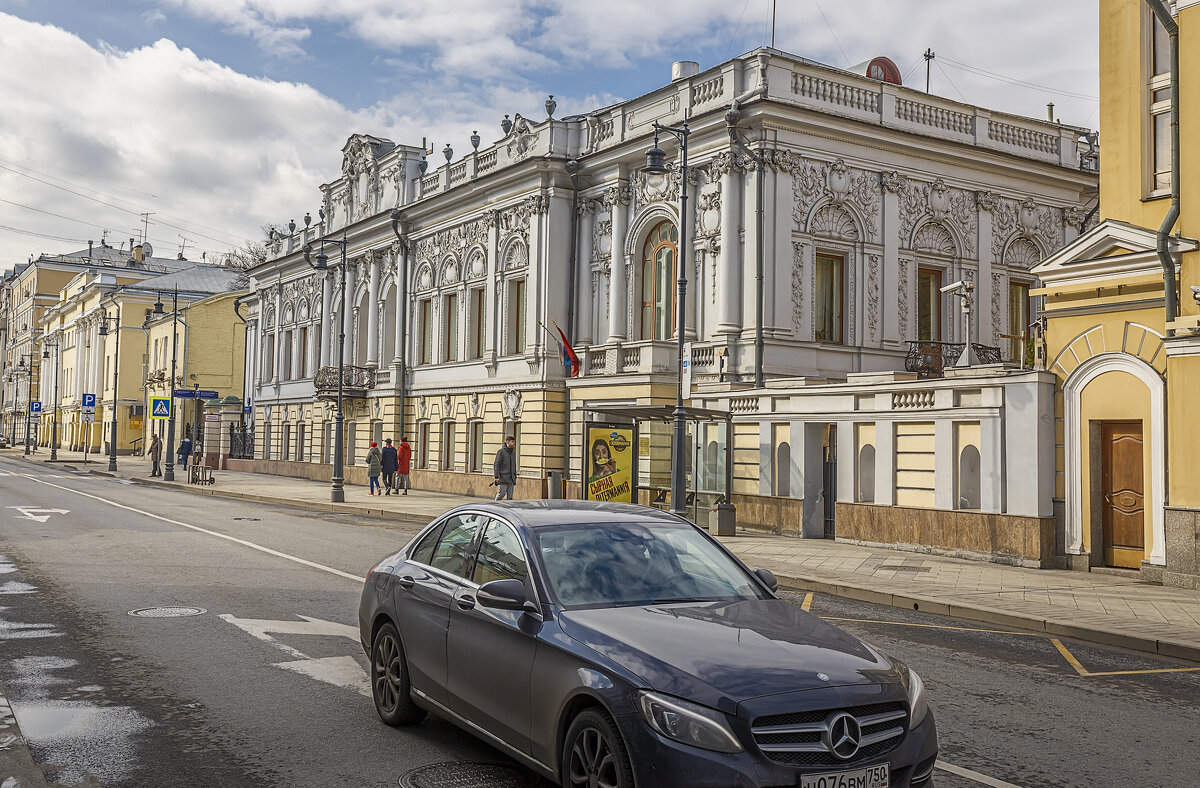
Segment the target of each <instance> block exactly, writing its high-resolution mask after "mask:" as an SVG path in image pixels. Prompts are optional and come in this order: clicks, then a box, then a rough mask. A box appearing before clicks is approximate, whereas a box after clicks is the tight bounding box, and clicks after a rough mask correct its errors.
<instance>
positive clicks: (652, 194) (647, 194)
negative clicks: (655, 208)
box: [632, 163, 683, 207]
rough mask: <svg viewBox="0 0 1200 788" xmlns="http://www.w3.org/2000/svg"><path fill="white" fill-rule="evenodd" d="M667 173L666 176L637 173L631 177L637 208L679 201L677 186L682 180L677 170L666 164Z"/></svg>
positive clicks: (673, 166)
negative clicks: (656, 203)
mask: <svg viewBox="0 0 1200 788" xmlns="http://www.w3.org/2000/svg"><path fill="white" fill-rule="evenodd" d="M667 167H668V168H669V170H670V171H669V172H668V173H667V174H666V175H647V174H646V173H644V172H637V173H635V174H634V176H633V179H632V180H633V186H634V189H635V191H636V194H637V203H638V206H639V207H640V206H644V205H649V204H650V203H655V202H674V201H675V200H677V199H679V185H680V183H681V182H682V181H683V179H682V178H681V177H680V175H679V169H678V167H676V166H675V165H673V164H671V163H668V164H667Z"/></svg>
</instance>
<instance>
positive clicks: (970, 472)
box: [958, 444, 979, 509]
mask: <svg viewBox="0 0 1200 788" xmlns="http://www.w3.org/2000/svg"><path fill="white" fill-rule="evenodd" d="M958 508H959V509H978V508H979V449H977V448H975V447H974V446H971V445H969V444H968V445H967V446H964V447H963V449H962V452H961V453H960V454H959V455H958Z"/></svg>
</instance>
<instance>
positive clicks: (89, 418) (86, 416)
mask: <svg viewBox="0 0 1200 788" xmlns="http://www.w3.org/2000/svg"><path fill="white" fill-rule="evenodd" d="M79 410H80V420H81V421H84V422H86V423H88V424H91V423H92V422H94V421H95V420H96V395H95V394H84V395H83V398H82V399H81V400H80V408H79Z"/></svg>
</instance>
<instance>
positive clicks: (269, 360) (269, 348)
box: [262, 334, 275, 381]
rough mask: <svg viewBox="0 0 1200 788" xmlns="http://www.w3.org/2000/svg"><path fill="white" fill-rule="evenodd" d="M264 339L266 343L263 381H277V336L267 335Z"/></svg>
mask: <svg viewBox="0 0 1200 788" xmlns="http://www.w3.org/2000/svg"><path fill="white" fill-rule="evenodd" d="M263 339H264V340H266V342H265V347H264V348H263V368H262V379H263V380H264V381H270V380H274V379H275V335H274V334H267V335H266V336H265V337H264V338H263Z"/></svg>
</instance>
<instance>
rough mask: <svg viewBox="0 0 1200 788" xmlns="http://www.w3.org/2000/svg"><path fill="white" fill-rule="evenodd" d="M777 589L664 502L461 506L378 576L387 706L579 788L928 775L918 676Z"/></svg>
mask: <svg viewBox="0 0 1200 788" xmlns="http://www.w3.org/2000/svg"><path fill="white" fill-rule="evenodd" d="M775 586H776V582H775V578H774V577H773V576H772V575H771V573H770V572H767V571H765V570H758V571H756V572H752V571H750V570H749V569H747V568H746V567H745V566H744V565H743V564H742V563H741V562H740V561H739V560H738V559H737V558H736V557H735V556H734V555H733V554H731V553H730V552H729V551H728V550H726V549H725V547H724V546H723V545H721V543H720V542H718V541H717V540H715V539H713V538H712V537H711V536H709V535H708V533H707V532H705V531H704V530H702V529H700V528H697V527H696V526H694V525H692V524H691V523H689V522H687V521H685V520H683V519H680V518H678V517H676V516H674V515H671V514H668V513H665V512H661V511H658V510H656V509H648V508H644V507H641V506H632V505H625V504H616V505H614V504H597V503H589V502H579V501H553V502H551V501H530V502H518V503H504V504H502V503H495V504H492V503H480V504H478V505H471V506H465V507H461V508H459V509H455V510H453V511H450V512H448V513H446V514H445V515H443V516H442V517H441V518H439V519H438V520H436V521H435V522H433V523H432V524H430V525H429V526H428V527H427V528H425V529H424V530H423V531H422V532H421V533H420V534H419V535H418V536H417V538H416V539H414V540H413V541H412V542H411V543H410V544H409V545H408V546H407V547H405V548H404V549H403V550H401V551H400V552H398V553H396V554H395V555H391V556H388V557H387V558H385V559H383V560H382V561H380V562H379V563H378V564H377V565H376V566H375V567H374V568H373V569H372V570H371V572H370V573H369V574H368V576H367V582H366V586H365V588H364V589H363V595H362V602H361V605H360V608H359V624H360V629H361V637H362V644H363V648H364V649H366V651H367V654H368V656H369V659H370V663H371V686H372V690H373V694H374V699H375V708H376V710H377V711H378V713H379V716H380V718H381V719H382V720H383V721H384V722H385V723H387V724H389V725H407V724H413V723H416V722H419V721H420V720H422V719H423V718H424V717H425V715H426V714H427V713H428V712H432V713H434V714H436V715H438V716H440V717H443V718H445V719H447V720H450V721H451V722H454V723H456V724H457V725H459V726H461V727H463V728H465V729H466V730H468V731H470V732H471V733H473V734H475V735H477V736H479V737H481V738H482V739H484V740H486V741H488V742H490V743H491V744H493V745H494V746H496V747H498V748H499V749H501V750H502V751H504V752H506V753H508V754H509V755H511V756H512V757H513V758H515V759H516V760H518V761H521V762H522V763H524V764H526V765H528V766H529V767H531V768H532V769H534V770H536V771H538V772H540V773H541V774H543V775H545V776H546V777H547V778H549V779H551V780H553V781H555V782H557V783H559V784H561V785H563V786H568V787H569V788H634V786H638V787H639V788H670V787H671V786H680V787H681V788H682V787H684V786H696V787H698V788H699V787H711V788H718V787H719V788H742V787H745V788H767V787H768V786H769V787H771V788H782V786H799V787H800V788H909V786H924V785H928V784H930V783H931V776H932V773H933V766H934V762H935V761H936V759H937V752H938V748H937V731H936V728H935V725H934V720H933V714H932V712H931V711H930V710H929V706H928V704H927V702H926V699H925V690H924V687H923V685H922V683H921V679H920V678H918V676H917V674H916V673H914V672H913V671H912V670H910V669H909V668H907V667H905V666H904V665H902V664H900V663H899V662H896V661H895V660H892V659H890V658H888V657H887V656H885V655H883V654H881V653H879V652H878V651H876V650H875V649H873V648H872V647H871V646H869V645H867V644H866V643H863V642H862V641H860V640H858V639H857V638H854V637H852V636H851V635H849V634H847V633H845V632H843V631H841V630H840V629H837V628H836V627H833V626H831V625H829V624H827V623H825V622H823V621H821V620H820V619H818V618H816V617H815V616H812V615H810V614H808V613H806V612H804V611H802V610H800V609H799V608H797V607H795V606H794V605H791V604H789V603H787V602H784V601H783V600H780V599H777V598H776V597H775V594H774V590H775Z"/></svg>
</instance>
